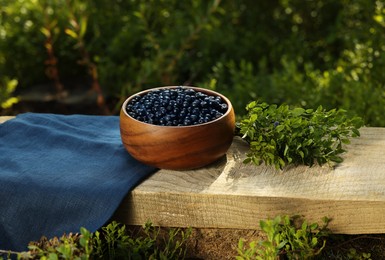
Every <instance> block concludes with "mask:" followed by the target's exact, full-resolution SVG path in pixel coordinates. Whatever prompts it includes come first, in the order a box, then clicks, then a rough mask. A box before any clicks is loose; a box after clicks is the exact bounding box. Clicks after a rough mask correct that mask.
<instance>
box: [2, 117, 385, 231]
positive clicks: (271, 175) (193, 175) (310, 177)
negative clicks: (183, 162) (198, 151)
mask: <svg viewBox="0 0 385 260" xmlns="http://www.w3.org/2000/svg"><path fill="white" fill-rule="evenodd" d="M6 119H8V118H6ZM6 119H5V118H1V117H0V122H2V121H5V120H6ZM360 132H361V137H359V138H354V139H352V143H351V144H350V145H347V146H346V147H345V148H346V149H347V150H348V152H347V153H346V154H345V155H344V162H343V163H341V164H339V165H335V167H333V168H331V167H329V166H323V167H320V166H314V167H312V168H309V167H306V166H298V167H287V168H286V169H285V170H284V171H277V170H275V169H274V168H272V167H267V166H258V167H256V166H253V165H244V164H243V163H242V161H243V159H244V156H245V155H244V154H245V152H246V151H247V144H245V142H243V141H242V140H241V139H239V138H237V137H236V138H234V140H233V143H232V145H231V147H230V149H229V151H228V152H227V154H226V156H224V157H222V158H220V159H219V160H218V161H216V162H215V163H213V164H211V165H209V166H207V167H204V168H201V169H197V170H189V171H172V170H159V171H158V172H157V173H155V174H153V175H152V176H151V177H150V178H148V179H147V180H145V181H144V182H142V183H141V184H140V185H139V186H137V187H136V188H135V189H134V190H133V191H132V192H130V193H129V194H128V195H127V196H126V198H125V199H124V200H123V201H122V203H121V205H120V207H119V209H118V210H117V211H116V214H115V216H114V219H116V220H118V221H121V222H123V223H126V224H133V225H142V224H143V223H145V222H146V221H147V220H150V221H151V222H152V223H153V224H155V225H160V226H173V227H177V226H179V227H186V226H192V227H198V228H237V229H258V227H259V221H260V220H261V219H266V218H269V217H274V216H277V215H281V214H289V215H294V214H300V215H303V216H304V217H305V218H306V219H308V220H309V221H320V219H321V218H322V217H324V216H328V217H330V218H332V221H331V223H330V228H331V229H332V231H333V232H335V233H344V234H374V233H385V157H384V155H385V128H362V129H360Z"/></svg>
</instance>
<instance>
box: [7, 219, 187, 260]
mask: <svg viewBox="0 0 385 260" xmlns="http://www.w3.org/2000/svg"><path fill="white" fill-rule="evenodd" d="M142 229H143V232H142V233H143V234H142V235H140V236H135V235H133V234H132V233H131V232H129V231H128V230H127V228H126V226H125V225H123V224H119V223H117V222H115V221H113V222H111V223H109V224H108V225H107V226H104V227H102V228H101V230H100V231H96V232H94V233H91V232H90V231H88V230H87V229H86V228H83V227H82V228H80V233H79V234H69V235H63V236H62V237H60V238H52V239H49V240H48V239H47V238H42V239H41V240H40V241H37V242H31V243H30V244H29V245H28V249H29V251H27V252H7V251H3V252H0V253H7V254H8V256H7V259H11V255H16V256H17V259H41V260H58V259H75V260H87V259H160V260H163V259H184V258H185V254H186V250H187V245H186V243H187V242H188V240H189V237H190V235H191V232H192V229H191V228H188V229H186V230H185V231H184V230H182V229H180V228H171V229H170V230H169V231H168V233H167V234H165V235H162V236H160V235H159V230H160V228H156V227H154V226H152V224H151V223H150V222H147V223H146V224H145V225H144V226H143V228H142ZM0 258H1V255H0Z"/></svg>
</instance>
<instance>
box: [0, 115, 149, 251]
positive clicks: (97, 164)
mask: <svg viewBox="0 0 385 260" xmlns="http://www.w3.org/2000/svg"><path fill="white" fill-rule="evenodd" d="M155 170H156V169H154V168H152V167H150V166H146V165H143V164H142V163H139V162H138V161H136V160H135V159H134V158H132V157H131V156H130V155H129V154H128V153H127V152H126V150H125V149H124V147H123V145H122V142H121V139H120V133H119V117H118V116H88V115H67V116H66V115H56V114H38V113H25V114H21V115H18V116H17V117H16V118H15V119H12V120H9V121H7V122H5V123H3V124H0V249H2V250H16V251H25V250H27V246H28V243H29V242H30V241H36V240H39V239H40V238H41V236H43V235H44V236H47V237H48V238H51V237H54V236H61V235H63V234H64V233H67V234H68V233H69V232H74V233H76V232H79V229H80V227H85V228H87V229H88V230H90V231H91V232H94V231H96V230H97V229H99V228H100V227H101V226H103V225H104V224H106V222H107V221H108V220H109V219H110V218H111V216H112V215H113V213H114V212H115V210H116V209H117V207H118V206H119V204H120V203H121V201H122V199H123V198H124V196H125V195H126V194H127V193H128V192H129V191H130V190H132V189H133V188H134V187H135V186H136V185H137V184H138V183H139V182H140V181H142V180H143V179H145V178H146V177H148V176H149V175H150V174H152V173H153V172H154V171H155Z"/></svg>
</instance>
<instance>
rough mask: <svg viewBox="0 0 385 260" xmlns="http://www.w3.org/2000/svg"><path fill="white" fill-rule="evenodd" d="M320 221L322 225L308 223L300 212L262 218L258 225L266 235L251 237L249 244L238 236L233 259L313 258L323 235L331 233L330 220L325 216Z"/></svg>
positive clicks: (320, 248)
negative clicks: (272, 217)
mask: <svg viewBox="0 0 385 260" xmlns="http://www.w3.org/2000/svg"><path fill="white" fill-rule="evenodd" d="M322 221H323V224H322V225H319V224H318V223H311V224H310V223H308V222H307V221H306V220H303V219H302V218H301V217H300V216H293V217H289V216H282V217H281V216H277V217H275V218H274V219H268V220H261V221H260V227H261V229H262V231H264V232H265V233H266V235H267V239H266V240H262V241H259V242H257V241H252V242H250V244H249V245H248V246H246V245H245V242H244V240H243V239H240V240H239V243H238V248H237V252H238V256H237V257H236V259H237V260H246V259H260V260H266V259H267V260H275V259H280V258H279V256H284V255H285V256H287V258H288V259H312V258H313V257H315V256H317V255H319V254H320V253H321V251H322V250H323V249H324V248H325V245H326V238H327V237H328V236H329V234H330V231H329V229H328V228H327V226H328V224H329V222H330V220H329V219H328V218H326V217H324V218H323V219H322Z"/></svg>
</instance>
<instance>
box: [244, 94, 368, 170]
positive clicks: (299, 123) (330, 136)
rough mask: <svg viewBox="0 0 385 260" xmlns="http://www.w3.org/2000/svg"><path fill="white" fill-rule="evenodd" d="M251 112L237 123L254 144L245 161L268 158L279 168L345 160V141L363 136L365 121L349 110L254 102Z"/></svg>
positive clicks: (266, 162)
mask: <svg viewBox="0 0 385 260" xmlns="http://www.w3.org/2000/svg"><path fill="white" fill-rule="evenodd" d="M246 111H247V115H246V116H245V117H244V118H243V119H242V120H240V122H238V123H237V130H238V134H239V135H240V136H242V138H243V139H244V140H246V141H247V142H248V143H249V144H250V151H249V152H248V153H247V158H246V159H245V161H244V162H245V163H250V162H251V163H254V164H256V165H260V164H262V162H265V164H267V165H274V166H275V167H276V168H281V169H282V168H283V167H284V166H285V165H287V164H291V163H293V164H305V165H308V166H312V165H314V163H316V162H317V163H318V164H319V165H322V164H325V163H329V162H336V163H340V162H342V160H343V159H342V157H341V154H342V153H344V152H346V150H345V149H343V144H349V143H350V140H349V138H351V137H357V136H360V132H359V131H358V129H359V128H360V127H361V126H362V125H363V121H362V120H361V119H360V118H358V117H354V118H348V117H347V115H346V111H345V110H342V109H340V110H337V109H332V110H329V111H326V110H325V109H324V108H322V106H320V107H318V108H317V109H316V110H313V109H304V108H300V107H298V108H294V109H290V108H289V106H288V105H285V104H284V105H280V106H277V105H269V104H267V103H258V102H257V101H253V102H250V103H249V104H248V105H247V106H246Z"/></svg>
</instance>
